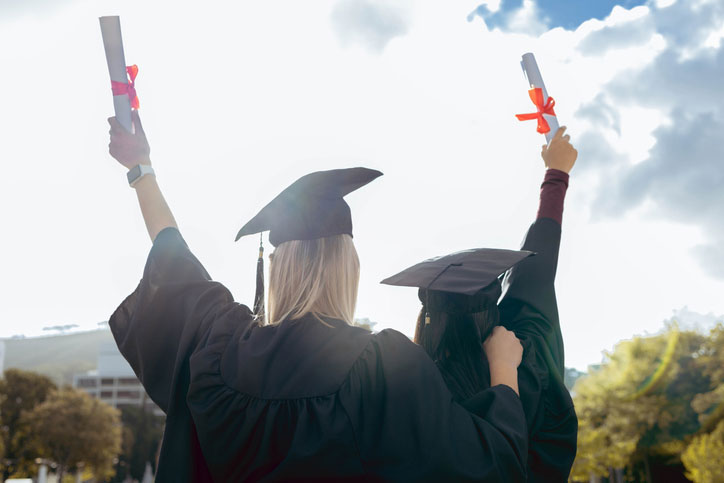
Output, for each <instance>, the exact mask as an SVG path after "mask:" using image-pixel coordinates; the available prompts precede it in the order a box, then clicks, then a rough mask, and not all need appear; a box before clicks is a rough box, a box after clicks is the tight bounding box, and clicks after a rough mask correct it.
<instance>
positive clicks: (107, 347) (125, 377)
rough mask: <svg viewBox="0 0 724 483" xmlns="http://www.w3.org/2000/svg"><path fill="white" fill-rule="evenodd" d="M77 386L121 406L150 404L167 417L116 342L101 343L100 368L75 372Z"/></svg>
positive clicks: (120, 407)
mask: <svg viewBox="0 0 724 483" xmlns="http://www.w3.org/2000/svg"><path fill="white" fill-rule="evenodd" d="M73 387H75V388H78V389H81V390H83V391H85V392H87V393H88V394H90V395H91V396H93V397H95V398H98V399H100V400H101V401H103V402H105V403H108V404H110V405H111V406H113V407H115V408H118V409H122V408H123V407H126V406H137V407H146V408H147V409H148V410H149V411H151V412H153V413H154V414H158V415H160V416H163V411H161V409H160V408H159V407H158V406H156V404H154V402H153V401H151V398H149V397H148V394H146V391H145V390H144V389H143V386H142V385H141V381H139V380H138V378H137V377H136V375H135V374H134V373H133V369H131V366H129V365H128V362H126V360H125V359H124V358H123V356H122V355H121V353H120V352H119V351H118V348H117V347H116V344H115V343H114V342H110V341H109V342H103V343H101V345H100V347H99V350H98V368H97V369H96V370H94V371H89V372H86V373H84V374H76V375H74V376H73Z"/></svg>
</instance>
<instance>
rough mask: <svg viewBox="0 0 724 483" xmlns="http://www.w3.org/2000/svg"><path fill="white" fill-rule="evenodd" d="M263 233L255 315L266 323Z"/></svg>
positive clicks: (257, 267) (257, 262)
mask: <svg viewBox="0 0 724 483" xmlns="http://www.w3.org/2000/svg"><path fill="white" fill-rule="evenodd" d="M262 237H263V235H262V234H261V233H260V234H259V259H258V260H257V261H256V293H255V294H254V316H255V317H256V319H257V320H258V321H259V322H261V324H262V325H264V324H265V323H266V320H265V318H266V314H265V313H264V312H265V310H264V242H263V238H262Z"/></svg>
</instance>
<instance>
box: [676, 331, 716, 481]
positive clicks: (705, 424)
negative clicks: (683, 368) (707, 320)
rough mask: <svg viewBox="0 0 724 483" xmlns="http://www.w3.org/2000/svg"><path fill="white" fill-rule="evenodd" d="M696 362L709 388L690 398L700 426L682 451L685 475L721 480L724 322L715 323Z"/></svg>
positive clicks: (694, 478)
mask: <svg viewBox="0 0 724 483" xmlns="http://www.w3.org/2000/svg"><path fill="white" fill-rule="evenodd" d="M696 366H697V368H698V369H700V370H701V371H702V372H703V373H704V374H705V375H706V376H708V378H709V381H710V384H709V388H708V389H709V390H708V391H707V392H704V393H702V394H698V395H697V396H696V397H695V398H694V400H693V401H692V404H691V405H692V407H693V408H694V410H695V411H696V412H697V414H698V417H699V423H700V424H701V430H700V431H699V434H698V435H697V436H696V437H694V438H693V439H692V441H691V443H690V444H689V446H687V448H686V450H685V451H684V453H683V454H682V455H681V460H682V461H683V463H684V466H685V467H686V470H687V473H686V476H687V477H688V478H689V479H691V480H692V481H694V482H696V483H709V482H712V483H713V482H716V481H720V480H721V475H722V474H724V460H723V459H722V455H724V325H722V324H721V323H719V324H718V325H717V326H716V327H714V328H713V329H712V331H711V333H710V336H709V337H708V338H707V340H706V341H705V343H704V345H703V347H702V350H701V351H700V352H699V357H697V359H696Z"/></svg>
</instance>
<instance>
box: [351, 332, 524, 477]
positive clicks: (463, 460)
mask: <svg viewBox="0 0 724 483" xmlns="http://www.w3.org/2000/svg"><path fill="white" fill-rule="evenodd" d="M380 395H382V397H380ZM341 398H342V401H343V404H344V405H345V407H346V411H347V412H348V414H349V417H350V419H351V421H352V422H353V427H354V431H355V435H356V438H357V442H358V447H359V451H360V456H361V459H362V462H363V464H364V466H365V467H366V468H367V469H368V470H369V471H370V473H372V474H375V475H377V476H380V477H382V478H383V479H384V480H392V481H510V482H516V481H525V478H526V458H527V453H528V444H527V441H528V432H527V428H526V420H525V414H524V413H523V407H522V405H521V402H520V399H519V398H518V395H517V394H516V393H515V392H514V391H513V390H512V389H511V388H510V387H508V386H502V385H501V386H495V387H493V388H491V389H490V390H488V391H487V393H486V396H485V397H484V398H481V399H480V400H478V401H476V403H475V404H474V405H472V406H471V407H470V408H469V409H466V408H464V407H463V406H462V405H460V404H458V403H457V402H455V401H454V400H453V397H452V394H451V393H450V391H449V390H448V389H447V387H446V386H445V382H444V381H443V379H442V376H441V375H440V372H439V371H438V369H437V366H435V364H434V363H433V362H432V360H431V359H430V358H429V357H428V356H427V354H426V353H425V352H424V350H423V349H422V348H421V347H419V346H417V345H416V344H414V343H412V342H411V341H410V340H409V339H407V337H405V336H404V335H402V334H400V333H399V332H396V331H394V330H385V331H382V332H381V333H379V334H377V335H376V336H375V340H374V341H373V343H372V344H370V346H369V348H368V353H367V354H366V355H364V356H363V357H361V358H360V359H359V360H358V362H357V365H356V367H355V368H354V369H353V371H352V376H351V377H350V379H349V385H348V386H347V387H346V388H345V390H344V391H342V393H341ZM371 421H374V422H375V423H370V422H371Z"/></svg>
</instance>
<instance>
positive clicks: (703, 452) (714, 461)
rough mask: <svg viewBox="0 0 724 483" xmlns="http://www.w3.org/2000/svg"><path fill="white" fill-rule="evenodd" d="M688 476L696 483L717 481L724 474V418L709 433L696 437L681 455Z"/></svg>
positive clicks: (715, 482) (714, 482) (713, 482)
mask: <svg viewBox="0 0 724 483" xmlns="http://www.w3.org/2000/svg"><path fill="white" fill-rule="evenodd" d="M681 461H683V463H684V466H686V470H687V471H686V477H687V478H689V479H690V480H691V481H693V482H694V483H717V482H719V481H721V479H722V475H724V420H722V421H720V422H719V424H718V425H717V426H716V429H714V431H712V432H711V433H708V434H701V435H699V436H697V437H695V438H694V439H693V440H692V441H691V444H689V446H688V447H687V448H686V451H684V453H683V454H682V455H681Z"/></svg>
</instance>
